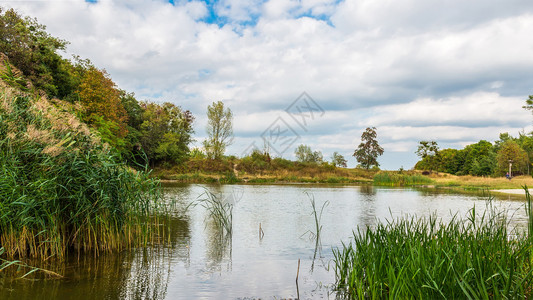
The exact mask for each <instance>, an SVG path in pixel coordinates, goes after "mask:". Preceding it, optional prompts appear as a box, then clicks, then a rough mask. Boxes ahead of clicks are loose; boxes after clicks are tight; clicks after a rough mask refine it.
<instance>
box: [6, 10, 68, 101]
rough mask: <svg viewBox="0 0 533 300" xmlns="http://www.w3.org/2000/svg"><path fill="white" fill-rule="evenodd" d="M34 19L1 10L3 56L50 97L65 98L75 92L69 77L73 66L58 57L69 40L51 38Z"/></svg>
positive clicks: (12, 11)
mask: <svg viewBox="0 0 533 300" xmlns="http://www.w3.org/2000/svg"><path fill="white" fill-rule="evenodd" d="M45 29H46V27H45V26H44V25H41V24H39V23H38V22H37V20H36V19H34V18H29V17H22V16H21V15H19V14H18V13H17V12H16V11H15V10H14V9H12V8H11V9H8V10H6V11H4V9H3V8H2V7H0V53H3V54H5V55H7V57H8V58H9V61H10V63H12V64H13V65H14V66H15V67H16V68H18V69H19V70H20V71H22V73H23V74H24V76H25V77H26V78H28V79H30V80H31V82H32V83H33V85H34V86H35V87H36V88H37V89H42V90H43V91H45V92H46V93H47V94H48V95H49V96H50V97H60V98H63V97H65V96H67V95H69V94H71V93H73V92H74V91H75V89H76V85H77V82H76V81H75V78H74V77H72V76H70V75H71V73H70V72H71V71H72V70H71V69H72V64H71V63H70V62H69V61H68V60H66V59H64V58H62V57H61V55H60V54H58V51H59V50H65V46H66V45H67V42H66V41H63V40H60V39H58V38H55V37H53V36H51V35H49V34H48V33H47V32H46V31H45Z"/></svg>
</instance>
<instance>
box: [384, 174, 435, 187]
mask: <svg viewBox="0 0 533 300" xmlns="http://www.w3.org/2000/svg"><path fill="white" fill-rule="evenodd" d="M432 183H433V180H431V178H429V177H426V176H423V175H419V174H405V173H398V172H379V173H377V174H376V175H374V184H375V185H383V186H410V185H424V184H432Z"/></svg>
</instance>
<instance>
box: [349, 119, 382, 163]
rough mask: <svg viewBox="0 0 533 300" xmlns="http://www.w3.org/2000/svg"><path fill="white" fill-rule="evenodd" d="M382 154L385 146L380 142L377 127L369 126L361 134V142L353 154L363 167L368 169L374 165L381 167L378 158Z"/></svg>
mask: <svg viewBox="0 0 533 300" xmlns="http://www.w3.org/2000/svg"><path fill="white" fill-rule="evenodd" d="M381 155H383V148H382V147H381V146H380V145H379V144H378V141H377V132H376V127H368V128H367V129H366V130H365V131H364V132H363V134H362V135H361V143H360V144H359V146H358V147H357V149H355V152H354V153H353V156H354V157H355V158H356V159H357V162H358V163H359V165H360V166H361V167H363V168H365V169H367V170H368V169H370V168H371V167H372V166H376V167H379V163H378V160H377V158H378V156H381Z"/></svg>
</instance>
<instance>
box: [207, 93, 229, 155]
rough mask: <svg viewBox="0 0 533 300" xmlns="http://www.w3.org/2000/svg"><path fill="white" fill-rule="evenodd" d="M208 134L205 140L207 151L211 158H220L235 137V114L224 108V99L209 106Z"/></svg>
mask: <svg viewBox="0 0 533 300" xmlns="http://www.w3.org/2000/svg"><path fill="white" fill-rule="evenodd" d="M206 131H207V136H208V138H207V139H206V140H205V141H204V142H203V144H204V148H205V152H206V154H207V156H208V157H209V158H211V159H220V158H221V157H222V155H224V152H225V151H226V147H228V146H229V145H231V143H232V137H233V114H232V112H231V109H229V108H224V103H223V102H222V101H217V102H213V103H212V104H211V105H209V106H207V128H206Z"/></svg>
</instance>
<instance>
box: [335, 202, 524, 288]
mask: <svg viewBox="0 0 533 300" xmlns="http://www.w3.org/2000/svg"><path fill="white" fill-rule="evenodd" d="M529 203H530V202H529ZM488 206H489V207H488V209H487V210H486V211H485V212H484V213H483V214H482V215H480V216H477V215H476V210H475V208H473V209H471V210H470V212H469V213H468V215H467V217H466V218H465V219H461V218H459V217H457V216H455V217H454V218H453V219H452V220H451V221H450V222H449V223H443V222H442V221H441V222H437V218H436V217H435V216H432V217H430V218H416V217H411V218H409V217H401V218H397V219H393V220H392V221H389V222H387V223H379V224H378V225H377V226H376V227H375V228H365V229H361V228H359V229H358V230H357V232H354V240H353V242H351V243H349V244H343V246H342V248H340V249H335V250H334V251H333V254H334V269H335V276H336V286H337V288H338V289H339V291H340V293H344V294H346V296H347V297H349V298H351V299H368V298H371V299H375V298H391V299H396V298H397V299H406V298H417V299H435V298H451V299H457V298H460V299H489V298H506V299H518V298H522V299H524V298H530V297H531V296H533V290H532V289H531V286H532V284H533V268H532V260H531V256H530V251H531V240H530V239H529V236H527V235H526V234H524V233H522V232H518V231H513V232H509V231H508V228H509V221H508V219H507V217H506V216H507V214H506V213H505V212H496V211H495V209H494V208H493V207H492V206H491V205H490V204H488ZM530 220H531V218H530ZM530 224H531V221H530ZM530 226H531V225H530Z"/></svg>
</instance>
